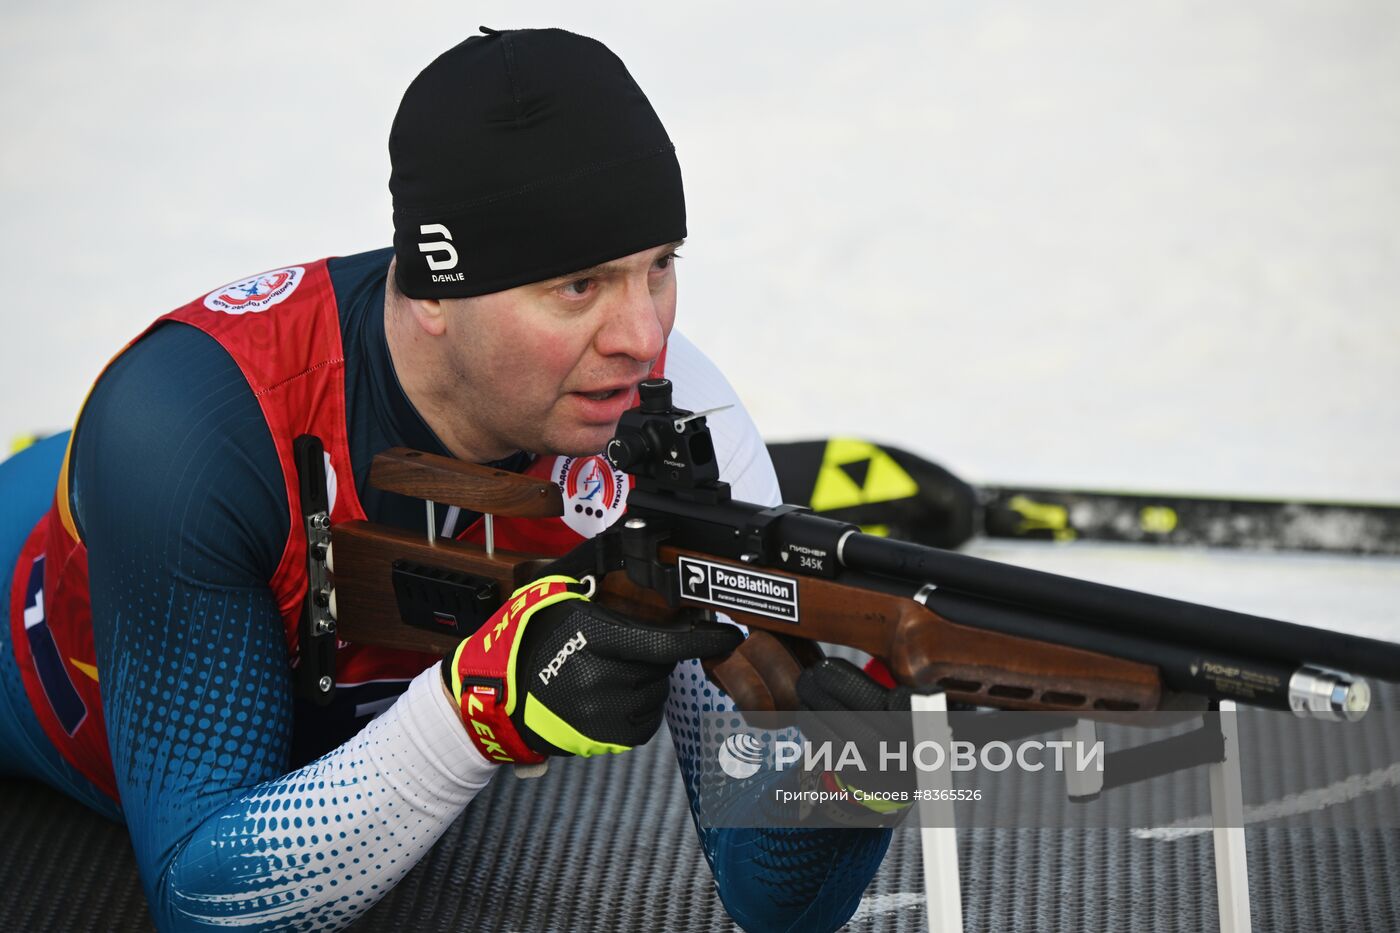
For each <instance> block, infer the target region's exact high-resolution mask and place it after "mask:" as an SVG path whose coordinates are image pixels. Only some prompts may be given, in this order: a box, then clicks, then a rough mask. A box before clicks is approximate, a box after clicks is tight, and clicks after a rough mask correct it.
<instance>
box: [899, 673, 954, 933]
mask: <svg viewBox="0 0 1400 933" xmlns="http://www.w3.org/2000/svg"><path fill="white" fill-rule="evenodd" d="M909 707H910V711H911V713H912V714H913V717H914V745H915V747H917V746H918V744H919V743H920V742H934V743H936V744H937V745H938V747H939V748H943V749H947V750H951V749H952V747H953V746H952V742H953V729H952V726H951V725H950V724H949V722H948V695H947V694H945V693H942V692H939V693H915V694H914V695H913V696H911V697H910V698H909ZM920 713H927V714H931V715H924V716H921V715H919V714H920ZM916 770H917V773H918V789H919V792H920V797H921V799H920V800H919V805H918V811H919V825H920V827H921V828H920V829H919V835H920V837H921V843H922V846H923V860H924V900H925V902H926V903H927V904H928V929H929V933H954V931H960V930H962V928H963V914H962V879H961V876H960V875H959V872H958V830H957V825H956V823H955V821H954V818H953V817H954V814H953V800H952V794H951V793H950V792H951V791H952V789H953V771H952V768H951V767H948V768H939V769H938V770H937V771H925V770H924V769H922V768H918V769H916Z"/></svg>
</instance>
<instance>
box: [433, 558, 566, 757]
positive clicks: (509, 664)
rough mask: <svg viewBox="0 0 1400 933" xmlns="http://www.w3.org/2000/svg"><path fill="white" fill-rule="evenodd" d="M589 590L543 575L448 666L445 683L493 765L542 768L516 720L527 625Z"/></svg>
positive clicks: (461, 647) (462, 646)
mask: <svg viewBox="0 0 1400 933" xmlns="http://www.w3.org/2000/svg"><path fill="white" fill-rule="evenodd" d="M585 592H586V589H585V587H584V586H583V585H581V584H580V583H579V582H578V581H577V580H574V579H573V578H572V577H564V576H553V577H542V578H541V579H539V580H536V581H535V582H533V583H530V584H527V585H525V586H522V587H521V588H520V589H518V590H516V591H515V592H514V593H513V594H511V598H510V599H509V600H508V601H507V602H506V604H505V605H503V606H502V607H501V608H500V609H498V610H497V611H496V614H495V615H494V616H492V617H491V618H490V619H489V620H488V621H487V623H486V624H485V625H483V626H482V627H481V628H480V629H478V630H477V631H476V632H474V633H472V634H471V635H469V636H468V637H467V638H465V639H463V640H462V643H461V644H460V645H458V646H457V650H456V652H454V653H453V654H452V655H451V656H450V657H449V658H448V662H449V663H444V664H443V681H444V682H445V683H446V684H447V687H448V689H449V690H451V691H452V698H453V699H454V700H456V701H457V708H458V709H459V710H461V714H462V724H463V725H464V726H466V728H467V735H469V736H471V740H472V742H473V743H474V744H475V745H476V747H477V750H478V751H480V752H481V754H482V756H484V757H485V758H486V760H487V761H495V762H499V763H501V764H508V763H512V762H514V763H517V764H538V763H539V762H542V761H544V760H545V756H544V755H541V754H539V753H538V752H536V751H534V750H533V749H531V748H530V747H529V746H527V745H526V744H525V742H524V741H523V740H522V739H521V738H520V735H519V733H518V732H516V729H515V726H514V725H513V724H512V723H511V721H510V716H511V714H512V713H514V712H515V707H516V704H517V703H518V702H520V691H519V689H518V686H517V682H516V677H515V661H516V655H517V653H518V652H519V650H520V642H521V639H522V638H523V637H524V634H525V626H526V625H528V624H529V622H530V619H531V618H532V617H533V616H534V614H535V613H536V612H538V611H539V610H541V609H543V608H545V607H546V606H552V605H554V604H555V603H560V602H564V601H565V600H569V599H583V600H586V599H587V597H586V596H585V595H584V593H585Z"/></svg>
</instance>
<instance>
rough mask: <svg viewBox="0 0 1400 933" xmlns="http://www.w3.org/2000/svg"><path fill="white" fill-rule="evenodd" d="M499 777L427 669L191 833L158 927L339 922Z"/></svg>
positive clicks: (334, 925) (330, 925)
mask: <svg viewBox="0 0 1400 933" xmlns="http://www.w3.org/2000/svg"><path fill="white" fill-rule="evenodd" d="M497 770H498V766H497V765H494V764H491V763H489V762H487V761H486V759H485V758H483V757H482V756H481V753H480V752H478V751H477V750H476V747H475V746H474V745H473V744H472V742H471V739H469V738H468V737H467V733H466V730H465V729H464V728H462V723H461V720H460V719H459V718H458V716H457V713H456V711H455V710H454V709H453V708H452V703H451V701H450V700H448V699H447V697H446V695H445V694H444V693H443V690H442V676H441V674H440V673H439V671H438V666H437V665H436V664H434V665H432V666H431V667H429V668H428V669H427V670H426V671H424V672H423V673H422V674H419V675H418V676H417V677H416V678H414V680H413V681H412V682H411V683H410V684H409V687H408V690H407V691H406V692H405V693H404V694H403V695H402V696H400V697H399V699H398V700H397V701H396V702H395V703H394V705H393V706H390V707H389V708H388V709H387V710H385V711H384V712H383V713H382V714H380V716H379V717H378V718H377V719H375V720H374V721H373V722H371V723H370V724H369V725H367V726H365V728H364V729H363V730H362V731H361V732H360V733H359V734H358V735H356V736H355V737H354V738H352V739H351V740H350V741H348V742H346V743H345V744H344V745H342V746H340V747H339V748H337V749H334V750H333V751H331V752H329V753H328V754H326V755H325V756H323V757H321V758H319V759H317V760H316V761H313V762H312V763H310V764H308V765H306V766H305V767H303V768H299V769H297V770H296V771H293V772H291V773H290V774H287V775H284V776H283V777H280V778H278V779H276V780H273V781H269V782H267V783H265V784H261V785H259V786H257V787H255V788H252V789H251V790H249V791H248V793H246V794H245V795H244V796H242V797H241V798H239V799H236V800H233V801H231V802H230V803H229V805H228V806H226V807H225V808H224V809H223V810H222V811H221V812H219V813H217V814H215V815H214V816H212V817H211V818H210V819H209V820H208V821H206V823H205V824H204V825H203V826H201V827H200V828H199V829H197V830H196V831H195V834H194V836H193V837H192V838H191V840H190V841H189V843H188V844H186V845H185V846H184V849H183V851H182V852H181V853H180V854H179V855H178V856H177V857H176V858H175V859H174V860H173V861H172V863H171V865H170V867H169V868H168V869H167V873H166V876H165V877H164V878H163V879H162V884H163V885H164V886H166V887H167V889H168V898H167V899H166V901H165V905H166V907H167V911H166V912H165V914H164V915H163V916H162V917H161V919H162V920H163V921H164V922H162V923H161V926H162V927H167V926H172V927H177V928H182V929H183V928H188V927H191V926H198V927H200V928H203V926H204V925H206V924H207V925H211V926H223V927H230V928H239V927H257V928H258V929H283V928H291V927H294V928H296V929H318V930H326V929H339V928H341V927H343V926H346V925H348V924H349V923H350V922H351V921H353V920H354V919H355V918H356V917H358V916H359V915H360V914H361V913H363V912H364V911H365V910H367V909H368V908H369V907H371V906H372V905H373V904H374V903H375V902H376V901H378V900H379V899H380V898H381V897H383V896H384V895H385V894H386V893H388V891H389V890H390V889H391V888H393V886H394V885H395V884H397V883H398V882H399V881H400V880H401V879H402V878H403V876H404V875H405V874H407V873H408V870H409V869H410V868H412V867H413V866H414V865H416V864H417V863H418V861H419V859H421V858H422V857H423V856H424V855H425V854H426V853H427V851H428V850H429V849H430V848H431V847H432V845H433V843H434V842H436V841H437V840H438V837H440V836H441V835H442V834H443V832H444V831H445V830H446V829H447V827H448V826H450V825H452V822H453V821H454V820H456V819H457V817H459V816H461V814H462V810H463V809H464V808H465V807H466V805H467V804H468V803H469V802H470V801H471V799H472V798H473V797H475V796H476V794H477V792H478V791H480V790H481V789H482V788H483V787H485V786H486V784H487V782H488V781H490V779H491V777H492V775H494V774H495V773H496V771H497Z"/></svg>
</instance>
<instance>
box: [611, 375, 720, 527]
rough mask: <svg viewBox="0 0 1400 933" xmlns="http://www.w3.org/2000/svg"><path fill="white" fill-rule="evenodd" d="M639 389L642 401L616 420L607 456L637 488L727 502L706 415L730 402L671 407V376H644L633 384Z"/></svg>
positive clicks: (699, 499) (694, 498)
mask: <svg viewBox="0 0 1400 933" xmlns="http://www.w3.org/2000/svg"><path fill="white" fill-rule="evenodd" d="M637 393H638V395H639V396H640V399H641V403H640V404H639V405H638V406H637V407H636V408H630V409H628V410H627V411H625V412H623V413H622V417H621V418H620V419H618V422H617V434H616V436H614V437H613V439H612V440H611V441H609V442H608V448H607V457H608V459H609V460H611V461H612V463H613V465H614V466H615V467H617V468H618V469H619V470H622V471H624V472H626V473H630V474H632V476H634V477H636V481H637V482H636V485H637V488H638V489H640V490H644V491H648V492H660V491H668V492H674V493H677V494H679V495H680V496H681V497H682V498H686V499H693V500H696V501H706V502H723V501H726V500H727V499H728V498H729V484H728V483H725V482H721V481H720V478H719V463H718V462H717V461H716V459H715V445H714V442H713V441H712V440H711V439H710V429H709V428H708V427H707V426H706V425H705V416H706V415H712V414H714V413H715V412H717V411H723V410H724V408H728V407H729V406H728V405H726V406H724V407H723V408H713V409H710V410H708V411H702V412H692V411H687V410H685V409H683V408H674V407H672V405H671V381H670V380H669V379H648V380H646V381H645V382H643V383H641V384H640V385H639V386H637Z"/></svg>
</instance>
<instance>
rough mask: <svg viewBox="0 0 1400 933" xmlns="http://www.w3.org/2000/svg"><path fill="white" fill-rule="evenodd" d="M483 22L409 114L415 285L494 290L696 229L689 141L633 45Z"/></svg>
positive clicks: (414, 97)
mask: <svg viewBox="0 0 1400 933" xmlns="http://www.w3.org/2000/svg"><path fill="white" fill-rule="evenodd" d="M482 32H483V33H484V35H480V36H472V37H471V38H470V39H468V40H467V41H465V42H463V43H462V44H461V45H458V46H456V47H455V48H452V49H449V50H448V51H447V52H445V53H443V54H442V55H441V56H440V57H439V58H438V59H437V60H436V61H434V62H433V63H432V64H431V65H429V66H428V67H427V68H425V69H423V71H422V73H421V74H419V75H418V77H417V78H415V79H414V80H413V83H412V84H410V85H409V86H408V90H407V91H405V92H404V96H403V102H402V103H400V104H399V111H398V114H397V115H396V116H395V117H394V126H393V129H392V130H391V131H390V133H389V159H390V162H391V163H392V165H393V173H392V174H391V175H390V178H389V191H390V192H391V193H392V194H393V198H394V253H395V255H396V256H397V258H398V266H397V270H398V271H397V277H396V281H397V282H398V286H399V289H400V290H401V291H402V292H403V293H404V294H405V295H408V296H409V297H411V298H465V297H469V296H472V295H484V294H487V293H489V292H497V291H502V290H503V289H507V288H514V287H515V286H517V285H524V284H526V283H529V282H538V281H540V280H542V279H548V278H552V277H554V276H559V275H566V274H568V273H570V272H575V271H577V270H579V269H585V268H587V267H589V266H593V265H597V264H598V263H602V262H607V261H608V260H611V259H617V258H618V257H620V256H627V255H630V254H631V253H636V252H640V251H641V250H644V249H650V248H651V247H654V246H660V245H663V244H666V243H670V242H673V241H675V240H679V239H682V238H683V237H684V236H685V234H686V230H685V195H684V192H683V191H682V189H681V172H680V166H679V165H678V164H677V162H676V155H675V147H674V146H673V145H671V140H670V138H669V137H668V136H667V135H666V130H665V128H664V127H663V126H662V125H661V121H660V120H659V119H658V118H657V116H656V112H655V111H653V110H652V109H651V104H650V103H649V102H648V101H647V99H646V95H644V94H643V93H642V91H641V89H640V88H639V87H637V83H636V82H635V81H633V80H632V76H631V75H630V74H628V73H627V69H626V67H624V66H623V64H622V62H621V61H620V60H619V59H618V57H617V56H616V55H614V54H613V53H612V52H610V51H609V50H608V49H607V47H606V46H604V45H603V44H602V43H601V42H597V41H595V40H593V39H589V38H585V37H584V36H577V35H574V34H573V33H569V32H565V31H563V30H562V29H521V30H511V31H506V32H497V31H495V30H491V29H487V28H485V27H482Z"/></svg>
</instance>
